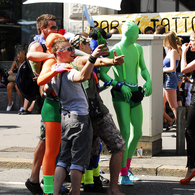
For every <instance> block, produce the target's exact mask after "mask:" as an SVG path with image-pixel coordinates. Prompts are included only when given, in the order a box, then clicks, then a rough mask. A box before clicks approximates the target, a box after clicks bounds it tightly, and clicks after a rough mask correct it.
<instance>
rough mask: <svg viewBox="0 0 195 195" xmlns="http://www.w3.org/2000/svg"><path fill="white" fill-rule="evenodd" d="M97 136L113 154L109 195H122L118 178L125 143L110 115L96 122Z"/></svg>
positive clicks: (95, 130)
mask: <svg viewBox="0 0 195 195" xmlns="http://www.w3.org/2000/svg"><path fill="white" fill-rule="evenodd" d="M93 127H94V132H95V134H97V135H99V136H100V138H101V139H102V141H103V142H104V143H105V144H106V146H107V149H108V151H109V152H110V153H111V154H112V156H111V160H110V187H109V192H108V194H115V193H116V194H117V193H119V194H120V191H119V189H118V177H119V172H120V169H121V162H122V156H123V153H124V150H125V141H124V139H123V138H122V136H121V134H120V132H119V130H118V128H117V127H116V125H115V124H114V121H113V119H112V116H111V115H110V114H109V113H108V114H106V115H104V116H103V118H102V119H101V120H99V121H97V122H96V125H94V126H93Z"/></svg>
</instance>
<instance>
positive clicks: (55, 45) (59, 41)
mask: <svg viewBox="0 0 195 195" xmlns="http://www.w3.org/2000/svg"><path fill="white" fill-rule="evenodd" d="M66 42H69V41H68V40H67V39H62V38H59V39H56V40H55V41H54V42H53V45H52V49H51V52H52V53H53V54H54V55H55V57H57V52H58V51H59V50H60V49H62V48H63V44H64V43H66Z"/></svg>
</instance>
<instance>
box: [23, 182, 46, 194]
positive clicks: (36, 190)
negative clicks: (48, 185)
mask: <svg viewBox="0 0 195 195" xmlns="http://www.w3.org/2000/svg"><path fill="white" fill-rule="evenodd" d="M25 186H26V187H27V188H28V190H29V191H30V192H31V193H32V194H33V195H43V190H42V188H41V186H40V183H32V182H30V180H29V179H27V181H26V182H25Z"/></svg>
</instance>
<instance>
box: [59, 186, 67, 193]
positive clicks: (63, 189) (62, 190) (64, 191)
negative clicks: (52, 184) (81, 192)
mask: <svg viewBox="0 0 195 195" xmlns="http://www.w3.org/2000/svg"><path fill="white" fill-rule="evenodd" d="M60 193H61V194H64V193H69V189H68V188H66V187H64V186H62V187H61V189H60Z"/></svg>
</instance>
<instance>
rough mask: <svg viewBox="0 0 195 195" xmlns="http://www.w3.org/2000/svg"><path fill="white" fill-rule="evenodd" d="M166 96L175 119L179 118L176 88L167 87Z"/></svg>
mask: <svg viewBox="0 0 195 195" xmlns="http://www.w3.org/2000/svg"><path fill="white" fill-rule="evenodd" d="M166 97H167V101H168V103H169V106H170V108H171V110H172V111H173V114H174V117H175V120H177V93H176V90H175V89H166Z"/></svg>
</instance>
